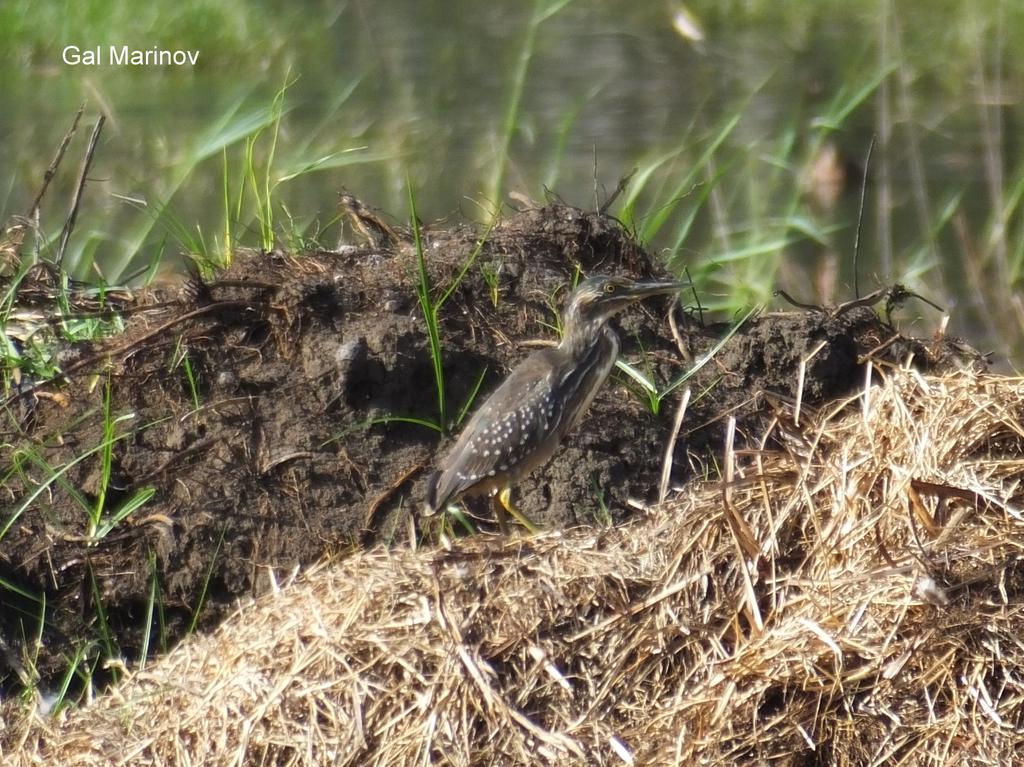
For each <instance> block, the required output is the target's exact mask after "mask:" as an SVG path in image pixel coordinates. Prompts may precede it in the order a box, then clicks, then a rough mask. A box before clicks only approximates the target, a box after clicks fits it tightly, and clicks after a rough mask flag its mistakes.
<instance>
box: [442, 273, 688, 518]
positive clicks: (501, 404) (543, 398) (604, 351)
mask: <svg viewBox="0 0 1024 767" xmlns="http://www.w3.org/2000/svg"><path fill="white" fill-rule="evenodd" d="M682 287H683V283H679V282H648V283H644V282H634V281H632V280H629V279H625V278H622V277H591V278H590V279H587V280H584V281H583V282H581V283H580V284H579V286H578V287H577V288H576V290H575V291H573V294H572V296H571V297H570V299H569V304H568V306H567V307H566V310H565V313H564V315H563V318H562V328H563V335H562V341H561V342H560V343H559V344H558V346H555V347H553V348H548V349H541V350H539V351H536V352H534V353H533V354H531V355H530V356H528V357H527V358H526V359H524V360H523V361H522V362H520V363H519V365H517V366H516V367H515V369H513V370H512V372H511V373H509V374H508V377H507V378H505V380H504V381H503V382H502V384H501V386H499V387H498V388H497V389H496V390H495V392H494V393H493V394H491V396H490V397H488V398H487V401H486V402H484V403H483V405H481V406H480V408H479V409H478V410H477V411H476V413H475V414H474V415H473V417H472V418H471V419H470V421H469V423H468V424H466V427H465V428H464V429H463V430H462V434H460V435H459V438H458V440H457V441H456V442H455V444H454V445H453V446H452V448H451V449H450V450H449V451H448V454H447V456H446V457H445V459H444V461H442V463H441V465H440V467H439V470H438V471H437V472H436V473H435V474H434V475H433V476H432V477H431V478H430V481H429V483H428V488H427V510H428V511H429V512H431V513H433V512H437V511H440V510H441V509H444V508H446V507H447V506H448V504H449V503H452V502H454V501H457V500H458V499H459V498H461V497H462V496H464V495H481V494H489V495H491V496H492V497H497V498H498V500H499V501H500V504H498V503H496V504H495V514H496V516H497V519H498V524H499V525H500V526H501V528H502V530H506V529H507V528H506V526H505V516H504V512H505V511H508V512H509V513H511V514H512V515H513V516H515V517H516V518H517V519H518V520H519V521H520V522H522V523H523V525H524V526H525V527H527V528H528V529H530V530H531V531H532V530H533V529H534V528H533V525H532V524H531V523H530V522H529V520H527V519H526V518H525V517H523V516H522V515H521V514H519V512H517V511H516V510H515V509H514V508H512V506H511V504H510V503H509V492H510V490H511V488H512V486H513V485H515V484H516V483H517V482H519V481H520V480H522V479H523V478H524V477H525V476H527V475H528V474H530V473H531V472H532V471H534V470H535V469H537V468H539V467H540V466H543V465H544V464H546V463H547V462H548V461H549V460H550V459H551V456H552V455H553V454H554V452H555V450H556V449H557V448H558V446H559V445H560V444H561V442H562V440H563V439H564V438H565V436H566V434H568V433H569V431H571V430H572V428H573V427H574V426H575V425H576V424H577V423H578V422H579V421H580V419H581V418H582V417H583V414H584V413H586V411H587V408H588V407H589V406H590V403H591V402H592V401H593V399H594V396H595V395H596V394H597V392H598V390H599V389H600V388H601V385H602V384H603V383H604V382H605V380H606V379H607V378H608V374H609V373H611V370H612V366H613V365H614V364H615V359H616V358H617V357H618V353H619V339H618V337H617V336H616V335H615V332H614V331H613V330H612V329H611V328H610V327H609V326H608V320H609V319H610V318H611V317H612V316H614V315H615V314H616V313H618V312H619V311H621V310H622V309H624V308H626V307H627V306H628V305H629V304H631V303H633V302H635V301H639V300H640V299H642V298H646V297H648V296H654V295H659V294H664V293H674V292H676V291H678V290H679V289H681V288H682Z"/></svg>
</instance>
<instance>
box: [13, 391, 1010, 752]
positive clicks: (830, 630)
mask: <svg viewBox="0 0 1024 767" xmlns="http://www.w3.org/2000/svg"><path fill="white" fill-rule="evenodd" d="M885 378H886V381H885V383H884V385H882V386H879V387H874V388H872V389H871V391H870V401H869V402H867V403H865V401H864V400H863V399H858V400H854V401H851V402H850V403H847V406H846V407H845V408H843V407H841V406H839V405H837V406H836V407H835V408H834V409H833V410H832V412H831V413H819V414H813V413H808V412H804V413H803V414H802V415H801V426H800V427H799V428H798V427H796V426H795V425H794V424H793V423H792V414H791V413H790V414H788V415H785V414H782V415H780V418H779V420H778V421H777V422H776V423H775V424H774V425H773V426H772V429H771V431H772V435H773V436H774V437H775V438H776V440H777V441H778V442H780V443H781V444H786V445H789V446H790V447H789V448H788V449H787V450H785V451H774V452H772V451H761V452H750V453H745V454H737V455H734V456H728V457H727V460H730V461H732V463H733V467H734V470H735V474H734V476H735V480H734V482H733V484H732V487H731V489H730V490H729V493H728V495H726V494H725V493H724V492H723V488H722V486H721V485H720V484H714V483H709V484H706V485H703V486H700V487H697V488H695V489H694V490H693V491H692V492H690V493H689V494H687V495H685V496H684V497H682V498H680V499H678V500H676V501H674V502H671V503H668V504H665V505H663V506H662V507H660V508H658V509H657V510H656V511H654V512H652V513H651V514H650V515H649V516H648V517H647V518H645V519H642V520H638V521H636V522H635V523H634V524H632V525H629V526H627V527H624V528H621V529H616V530H610V531H606V532H595V531H571V532H566V533H564V534H559V533H552V534H548V535H544V536H541V537H538V538H535V539H531V540H522V539H520V540H511V541H500V540H494V539H486V538H484V537H478V538H475V539H472V540H463V541H459V542H458V543H457V544H456V545H454V547H453V548H452V549H451V550H450V551H443V550H442V551H439V550H429V551H428V550H421V551H415V552H414V551H409V550H393V551H383V550H373V551H368V552H365V553H363V554H360V555H357V556H353V557H351V558H350V559H347V560H345V561H343V562H340V563H336V564H332V565H330V566H325V567H323V568H320V569H318V570H317V571H315V572H310V573H307V574H305V575H303V576H300V577H299V578H298V579H297V580H296V581H295V582H294V583H292V584H290V585H288V586H287V587H286V588H282V589H281V590H280V591H278V592H277V593H275V594H272V595H270V596H268V597H266V598H263V599H261V600H259V601H258V602H257V603H256V604H255V605H249V606H246V607H245V608H243V609H241V610H240V611H239V612H238V614H237V615H236V616H235V617H234V618H233V619H231V620H229V621H227V622H226V623H225V624H224V625H223V626H222V627H221V628H220V629H219V630H218V631H217V632H216V633H214V634H212V635H210V636H206V637H196V638H194V640H193V641H189V642H186V643H185V644H184V645H183V646H181V647H179V648H178V649H177V650H175V651H174V652H173V653H172V654H170V655H169V656H168V657H166V658H165V659H163V660H162V661H160V662H159V663H157V664H154V665H152V666H150V667H149V668H148V669H147V670H146V671H145V672H142V673H138V674H135V675H134V676H132V677H131V678H130V679H129V680H128V681H127V682H125V683H124V684H122V685H120V686H119V687H118V689H116V690H115V691H114V692H112V693H111V694H109V695H107V696H105V697H103V698H101V699H99V700H97V701H96V702H94V703H93V704H92V705H90V706H88V707H85V708H83V709H81V710H78V711H76V712H74V713H72V714H70V715H68V716H67V718H66V719H65V720H64V721H62V722H59V723H54V722H44V721H40V720H38V719H36V718H34V717H33V718H31V719H24V718H20V719H19V718H18V716H17V714H16V713H14V712H12V710H10V709H9V710H7V711H6V712H3V711H0V724H2V718H3V717H6V718H7V720H8V722H7V723H8V730H7V734H6V735H4V736H3V741H4V742H5V749H6V750H5V752H4V753H3V754H2V755H0V756H2V757H3V759H4V760H7V761H5V763H10V764H14V765H39V764H47V765H52V764H62V765H77V764H97V765H98V764H112V763H113V764H133V765H134V764H160V765H170V764H203V765H219V764H239V765H241V764H274V765H281V764H337V765H416V764H422V765H444V764H451V765H470V764H472V765H508V764H558V765H564V764H581V765H582V764H587V765H592V764H611V765H614V764H622V763H629V762H631V761H632V762H635V763H636V764H643V765H648V764H687V763H690V764H710V765H732V764H737V763H742V764H829V765H833V764H834V765H854V764H856V765H866V764H883V763H884V764H915V765H917V764H929V765H954V764H955V765H965V764H986V765H988V764H998V763H1001V764H1009V763H1012V762H1016V761H1019V760H1020V759H1021V758H1024V745H1022V741H1024V737H1022V727H1024V608H1022V607H1021V592H1022V590H1024V564H1022V546H1024V519H1022V516H1021V506H1022V505H1024V504H1022V490H1021V487H1020V478H1021V477H1022V476H1024V427H1022V410H1024V407H1022V404H1021V396H1022V394H1024V381H1021V380H1019V379H1007V378H995V377H970V376H967V375H962V376H950V377H946V378H942V379H936V378H929V379H925V378H922V377H921V376H919V375H917V374H914V373H905V372H896V371H890V372H887V373H886V374H885ZM743 551H747V553H742V554H741V552H743ZM751 554H753V556H751Z"/></svg>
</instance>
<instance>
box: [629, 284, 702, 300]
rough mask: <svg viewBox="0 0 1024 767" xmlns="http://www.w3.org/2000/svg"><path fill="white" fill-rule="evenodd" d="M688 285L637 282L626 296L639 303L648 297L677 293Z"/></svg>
mask: <svg viewBox="0 0 1024 767" xmlns="http://www.w3.org/2000/svg"><path fill="white" fill-rule="evenodd" d="M688 284H689V283H686V282H637V283H635V284H634V285H633V286H632V287H631V288H629V290H628V292H627V295H628V296H629V298H630V299H631V300H633V301H639V300H640V299H641V298H647V297H648V296H661V295H666V294H672V293H678V292H679V291H680V290H682V289H683V288H685V287H686V286H687V285H688Z"/></svg>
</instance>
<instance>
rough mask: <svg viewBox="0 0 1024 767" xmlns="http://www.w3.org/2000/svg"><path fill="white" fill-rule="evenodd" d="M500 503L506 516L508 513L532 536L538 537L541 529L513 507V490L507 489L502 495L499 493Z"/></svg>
mask: <svg viewBox="0 0 1024 767" xmlns="http://www.w3.org/2000/svg"><path fill="white" fill-rule="evenodd" d="M498 501H499V502H500V504H501V506H502V507H504V508H503V511H502V513H503V514H504V512H505V511H507V512H508V513H509V514H511V515H512V516H513V517H515V520H516V522H518V523H519V524H521V525H522V526H523V527H525V528H526V530H527V531H528V532H529V533H530V535H536V534H537V533H539V532H540V528H539V527H537V526H536V525H535V524H533V522H531V521H530V518H529V517H527V516H526V515H525V514H523V512H521V511H520V510H519V509H517V508H516V507H515V506H513V505H512V488H510V487H506V488H504V489H503V490H502V491H501V492H500V493H498ZM499 519H500V517H499Z"/></svg>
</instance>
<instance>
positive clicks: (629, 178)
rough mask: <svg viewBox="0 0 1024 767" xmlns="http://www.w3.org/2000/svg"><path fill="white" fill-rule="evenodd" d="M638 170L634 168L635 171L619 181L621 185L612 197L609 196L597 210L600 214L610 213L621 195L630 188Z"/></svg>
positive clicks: (616, 188) (617, 186)
mask: <svg viewBox="0 0 1024 767" xmlns="http://www.w3.org/2000/svg"><path fill="white" fill-rule="evenodd" d="M637 170H638V169H637V168H633V170H631V171H630V172H629V175H626V176H623V177H622V178H620V179H619V183H618V185H616V187H615V191H614V192H612V193H611V196H609V197H608V199H607V200H605V201H604V202H603V203H602V204H601V207H600V208H598V209H597V212H598V213H600V214H601V215H602V216H603V215H605V214H606V213H607V212H608V209H609V208H610V207H611V206H612V205H613V204H614V203H615V201H616V200H617V199H619V195H620V194H622V193H623V192H625V191H626V187H627V186H629V182H630V181H632V180H633V176H635V175H636V172H637Z"/></svg>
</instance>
